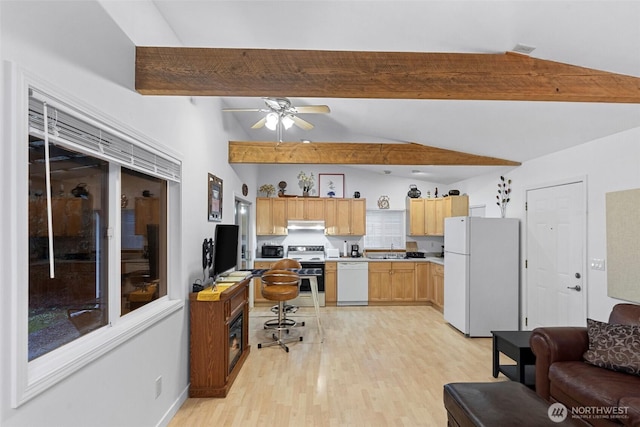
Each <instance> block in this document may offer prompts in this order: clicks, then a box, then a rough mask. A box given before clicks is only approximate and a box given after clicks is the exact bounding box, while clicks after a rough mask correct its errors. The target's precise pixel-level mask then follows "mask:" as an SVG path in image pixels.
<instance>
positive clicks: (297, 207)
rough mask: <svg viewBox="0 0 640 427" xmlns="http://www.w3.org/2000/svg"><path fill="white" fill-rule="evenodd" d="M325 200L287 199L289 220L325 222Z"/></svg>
mask: <svg viewBox="0 0 640 427" xmlns="http://www.w3.org/2000/svg"><path fill="white" fill-rule="evenodd" d="M324 212H325V199H322V198H319V197H313V198H312V197H301V198H299V197H291V198H287V219H303V220H304V219H306V220H324Z"/></svg>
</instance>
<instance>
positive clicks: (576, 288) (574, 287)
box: [567, 285, 582, 292]
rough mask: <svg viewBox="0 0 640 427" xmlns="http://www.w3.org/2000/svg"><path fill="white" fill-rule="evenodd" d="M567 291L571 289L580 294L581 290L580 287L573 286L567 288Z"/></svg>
mask: <svg viewBox="0 0 640 427" xmlns="http://www.w3.org/2000/svg"><path fill="white" fill-rule="evenodd" d="M567 289H573V290H574V291H578V292H580V290H581V289H582V288H581V287H580V285H575V286H567Z"/></svg>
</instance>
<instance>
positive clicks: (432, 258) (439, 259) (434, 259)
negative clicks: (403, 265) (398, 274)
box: [254, 256, 444, 265]
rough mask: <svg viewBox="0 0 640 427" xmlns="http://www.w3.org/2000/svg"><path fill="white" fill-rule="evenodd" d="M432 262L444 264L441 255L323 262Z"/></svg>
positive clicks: (329, 260) (268, 260) (270, 259)
mask: <svg viewBox="0 0 640 427" xmlns="http://www.w3.org/2000/svg"><path fill="white" fill-rule="evenodd" d="M279 259H281V258H256V259H255V260H254V261H256V262H275V261H278V260H279ZM387 261H391V262H433V263H435V264H440V265H444V258H443V257H435V256H428V257H426V258H369V257H358V258H352V257H340V258H326V259H325V262H387Z"/></svg>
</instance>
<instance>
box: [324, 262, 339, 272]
mask: <svg viewBox="0 0 640 427" xmlns="http://www.w3.org/2000/svg"><path fill="white" fill-rule="evenodd" d="M337 270H338V263H337V262H326V263H325V264H324V271H337Z"/></svg>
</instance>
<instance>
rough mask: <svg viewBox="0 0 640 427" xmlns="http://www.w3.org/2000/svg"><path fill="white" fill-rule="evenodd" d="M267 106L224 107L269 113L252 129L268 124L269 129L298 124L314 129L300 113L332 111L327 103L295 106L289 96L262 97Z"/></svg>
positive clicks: (305, 128)
mask: <svg viewBox="0 0 640 427" xmlns="http://www.w3.org/2000/svg"><path fill="white" fill-rule="evenodd" d="M262 99H263V101H264V103H265V105H266V108H224V109H223V110H222V111H225V112H260V113H267V114H266V115H265V116H264V117H263V118H261V119H260V120H258V121H257V122H256V123H255V124H254V125H253V126H251V129H259V128H261V127H263V126H266V127H267V128H268V129H271V130H276V129H279V128H280V126H284V128H285V129H289V128H290V127H291V126H292V125H296V126H298V127H299V128H301V129H304V130H311V129H313V125H312V124H311V123H309V122H308V121H306V120H303V119H301V118H300V117H298V114H326V113H329V112H331V110H330V109H329V107H328V106H326V105H306V106H300V107H294V106H293V105H291V101H290V100H289V99H288V98H262Z"/></svg>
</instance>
